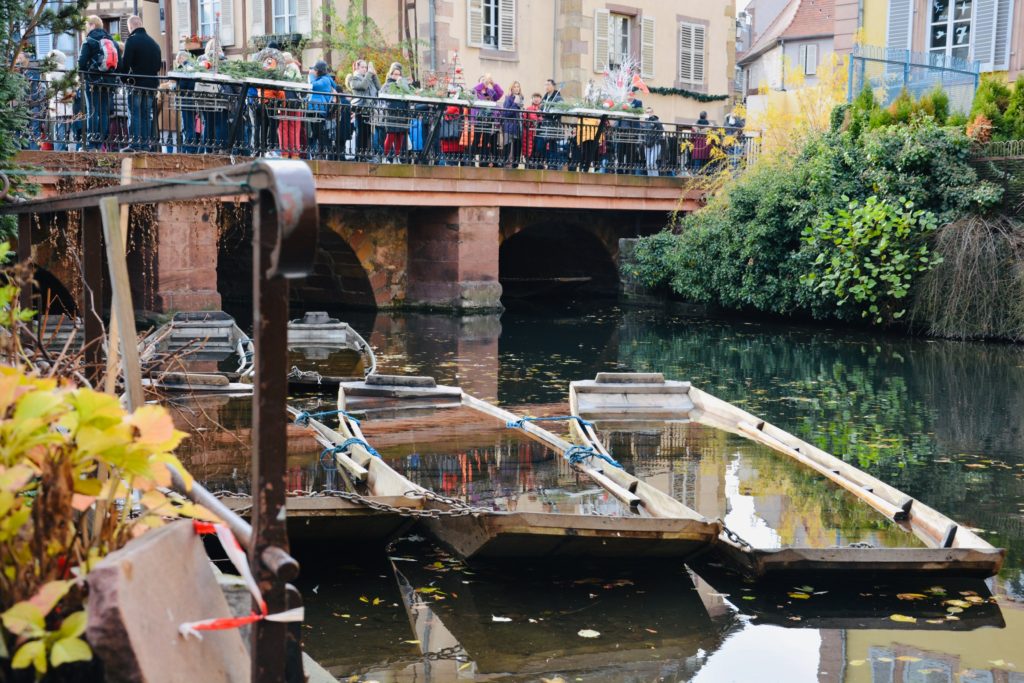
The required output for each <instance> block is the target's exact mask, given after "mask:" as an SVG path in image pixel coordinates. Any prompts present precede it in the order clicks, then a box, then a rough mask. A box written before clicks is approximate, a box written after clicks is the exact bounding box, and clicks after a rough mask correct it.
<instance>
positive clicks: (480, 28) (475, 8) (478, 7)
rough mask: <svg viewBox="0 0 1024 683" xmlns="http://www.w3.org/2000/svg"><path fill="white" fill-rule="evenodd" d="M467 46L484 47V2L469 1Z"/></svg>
mask: <svg viewBox="0 0 1024 683" xmlns="http://www.w3.org/2000/svg"><path fill="white" fill-rule="evenodd" d="M466 13H467V14H466V32H467V34H468V35H467V36H466V45H469V46H470V47H483V46H484V0H469V1H468V2H467V3H466Z"/></svg>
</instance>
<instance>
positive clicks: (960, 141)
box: [636, 92, 1001, 319]
mask: <svg viewBox="0 0 1024 683" xmlns="http://www.w3.org/2000/svg"><path fill="white" fill-rule="evenodd" d="M869 94H870V92H869ZM858 100H859V101H860V102H861V103H860V104H859V105H857V104H855V105H854V106H853V107H851V109H850V112H849V115H848V116H844V117H843V118H844V121H849V122H850V125H848V126H846V125H844V126H841V128H842V127H845V130H840V131H839V132H832V133H827V134H824V135H820V136H817V137H812V138H810V139H809V140H808V142H807V143H806V145H805V146H804V148H803V150H801V152H800V154H799V155H798V156H797V157H796V158H794V159H791V160H785V161H772V162H762V163H760V164H758V165H756V166H754V167H753V168H751V169H749V170H748V171H747V172H745V173H744V174H742V175H740V176H739V177H738V178H736V179H735V180H734V181H732V182H731V183H730V184H729V185H728V186H727V187H726V189H725V190H724V192H723V193H722V194H720V195H718V196H716V197H715V198H713V199H712V201H711V202H710V203H709V204H708V206H706V207H705V208H704V209H702V210H701V211H699V212H697V213H694V214H691V215H688V216H685V217H684V218H683V219H682V221H680V224H679V234H678V235H672V234H670V233H662V234H661V235H657V236H654V237H649V238H645V239H642V240H641V241H640V243H639V244H638V246H637V251H636V253H637V258H638V262H639V265H638V267H637V271H638V272H637V275H638V277H640V278H641V279H642V280H643V281H644V282H645V284H647V285H649V286H659V285H664V284H666V283H667V284H668V285H669V287H670V288H671V289H672V291H673V292H675V293H676V294H677V295H679V296H681V297H683V298H684V299H686V300H688V301H692V302H695V303H706V304H712V305H717V306H721V307H723V308H728V309H735V310H745V309H750V310H757V311H763V312H767V313H775V314H781V315H794V314H796V315H811V316H813V317H816V318H821V319H829V318H849V317H850V315H849V313H848V312H847V309H850V308H851V306H845V307H837V305H836V304H837V301H838V298H837V297H836V296H835V295H834V294H831V293H829V292H828V291H826V290H822V289H821V288H818V287H812V286H808V285H807V283H801V281H800V276H801V275H807V274H809V273H812V272H816V270H815V265H814V261H815V259H816V258H817V256H818V252H817V251H814V250H812V249H809V248H808V246H807V245H806V244H805V243H804V242H802V241H801V236H802V234H803V232H804V230H805V229H806V228H807V227H808V226H815V225H819V224H820V223H821V218H820V217H821V216H827V215H833V216H835V215H838V214H837V212H838V211H840V210H843V209H846V208H847V206H848V204H849V203H850V201H861V202H864V201H866V200H867V199H868V198H869V197H872V196H875V197H877V200H876V201H878V202H886V203H887V204H888V205H892V206H902V205H903V204H904V203H905V202H906V201H911V202H913V203H914V205H915V206H916V207H917V209H919V210H923V211H927V212H930V213H931V214H935V216H936V219H937V220H939V221H940V222H948V221H949V220H954V219H955V218H957V217H959V216H961V215H963V214H964V213H966V212H968V211H970V210H974V209H976V208H979V207H982V206H990V205H992V204H993V203H995V202H997V201H998V200H999V199H1000V197H1001V189H1000V188H999V187H997V186H995V185H993V184H991V183H988V182H983V181H979V179H978V176H977V173H976V172H975V171H974V169H973V168H972V167H971V166H970V165H969V164H968V163H967V161H968V153H969V145H970V143H969V141H968V140H967V138H966V136H965V135H964V134H963V132H962V131H960V130H954V129H948V128H942V127H940V126H939V125H938V124H937V123H936V121H935V120H934V119H932V118H931V117H928V116H924V117H915V118H914V119H913V121H912V122H911V123H910V124H908V125H893V126H887V127H883V128H879V129H876V130H865V131H864V132H863V134H861V135H856V134H855V132H854V129H855V127H856V122H857V120H861V122H862V123H863V115H864V113H865V111H872V112H877V111H885V110H881V109H878V108H877V107H875V108H870V107H869V105H868V102H870V101H873V100H870V98H858ZM861 100H863V101H861ZM858 117H860V118H859V119H858ZM904 198H905V199H904ZM858 312H859V311H858Z"/></svg>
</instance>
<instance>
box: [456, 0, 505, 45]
mask: <svg viewBox="0 0 1024 683" xmlns="http://www.w3.org/2000/svg"><path fill="white" fill-rule="evenodd" d="M466 9H467V13H468V15H467V22H466V26H467V33H468V36H467V40H466V44H467V45H469V46H470V47H483V48H490V49H492V50H503V51H508V52H511V51H514V50H515V49H516V0H469V1H468V2H467V3H466Z"/></svg>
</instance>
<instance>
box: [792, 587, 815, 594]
mask: <svg viewBox="0 0 1024 683" xmlns="http://www.w3.org/2000/svg"><path fill="white" fill-rule="evenodd" d="M793 590H795V591H799V592H801V593H813V592H814V587H813V586H797V587H795V588H794V589H793Z"/></svg>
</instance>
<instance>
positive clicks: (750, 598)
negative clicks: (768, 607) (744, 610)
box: [743, 595, 757, 600]
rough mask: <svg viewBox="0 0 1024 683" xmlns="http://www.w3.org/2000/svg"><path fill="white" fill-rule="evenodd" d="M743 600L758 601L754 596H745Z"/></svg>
mask: <svg viewBox="0 0 1024 683" xmlns="http://www.w3.org/2000/svg"><path fill="white" fill-rule="evenodd" d="M743 599H744V600H757V597H756V596H753V595H744V596H743Z"/></svg>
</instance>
